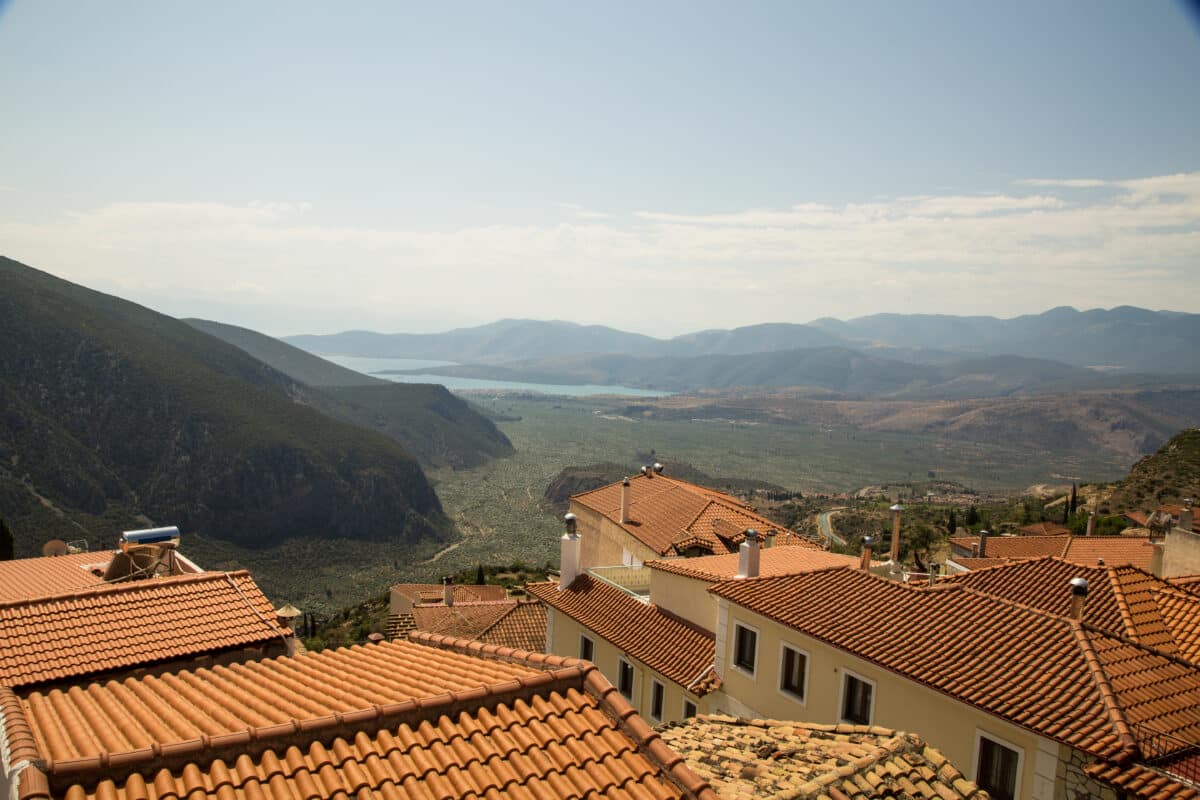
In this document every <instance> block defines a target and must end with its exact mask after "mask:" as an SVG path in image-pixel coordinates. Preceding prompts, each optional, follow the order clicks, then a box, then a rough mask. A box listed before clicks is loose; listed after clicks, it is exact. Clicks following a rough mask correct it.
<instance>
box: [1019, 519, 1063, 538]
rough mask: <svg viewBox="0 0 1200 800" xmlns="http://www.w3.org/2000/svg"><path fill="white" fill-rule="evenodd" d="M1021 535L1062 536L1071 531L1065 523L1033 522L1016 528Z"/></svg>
mask: <svg viewBox="0 0 1200 800" xmlns="http://www.w3.org/2000/svg"><path fill="white" fill-rule="evenodd" d="M1017 530H1018V531H1020V533H1021V535H1022V536H1062V535H1064V534H1068V533H1070V532H1071V529H1070V528H1068V527H1067V526H1066V525H1059V524H1058V523H1057V522H1034V523H1033V524H1031V525H1022V526H1021V527H1019V528H1017Z"/></svg>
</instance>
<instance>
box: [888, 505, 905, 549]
mask: <svg viewBox="0 0 1200 800" xmlns="http://www.w3.org/2000/svg"><path fill="white" fill-rule="evenodd" d="M891 510H892V555H891V562H892V563H893V564H898V563H900V512H901V511H903V510H904V506H902V505H900V504H899V503H896V505H894V506H892V509H891Z"/></svg>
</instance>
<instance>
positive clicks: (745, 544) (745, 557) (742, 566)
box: [736, 528, 758, 578]
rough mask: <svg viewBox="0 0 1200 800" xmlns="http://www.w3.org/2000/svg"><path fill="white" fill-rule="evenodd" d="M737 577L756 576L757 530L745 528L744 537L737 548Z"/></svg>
mask: <svg viewBox="0 0 1200 800" xmlns="http://www.w3.org/2000/svg"><path fill="white" fill-rule="evenodd" d="M736 577H738V578H757V577H758V531H756V530H754V529H753V528H747V529H746V538H745V539H744V540H742V546H741V547H739V548H738V574H737V576H736Z"/></svg>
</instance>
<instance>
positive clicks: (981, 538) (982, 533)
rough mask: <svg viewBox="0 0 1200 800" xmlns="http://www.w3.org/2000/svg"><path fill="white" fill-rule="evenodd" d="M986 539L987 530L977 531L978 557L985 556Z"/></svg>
mask: <svg viewBox="0 0 1200 800" xmlns="http://www.w3.org/2000/svg"><path fill="white" fill-rule="evenodd" d="M987 540H988V532H987V531H980V532H979V557H980V558H987ZM1001 549H1003V548H1001Z"/></svg>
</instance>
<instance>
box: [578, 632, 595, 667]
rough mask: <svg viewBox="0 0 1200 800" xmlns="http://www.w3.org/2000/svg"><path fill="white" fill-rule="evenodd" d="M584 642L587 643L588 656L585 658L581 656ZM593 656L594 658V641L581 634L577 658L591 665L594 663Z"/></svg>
mask: <svg viewBox="0 0 1200 800" xmlns="http://www.w3.org/2000/svg"><path fill="white" fill-rule="evenodd" d="M584 642H587V650H588V651H589V653H588V655H586V656H585V655H584V654H583V651H584ZM595 656H596V641H595V640H594V639H593V638H592V637H590V636H588V635H587V634H583V633H581V634H579V657H580V658H582V659H583V660H584V661H591V662H592V663H595V661H596V658H595Z"/></svg>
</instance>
